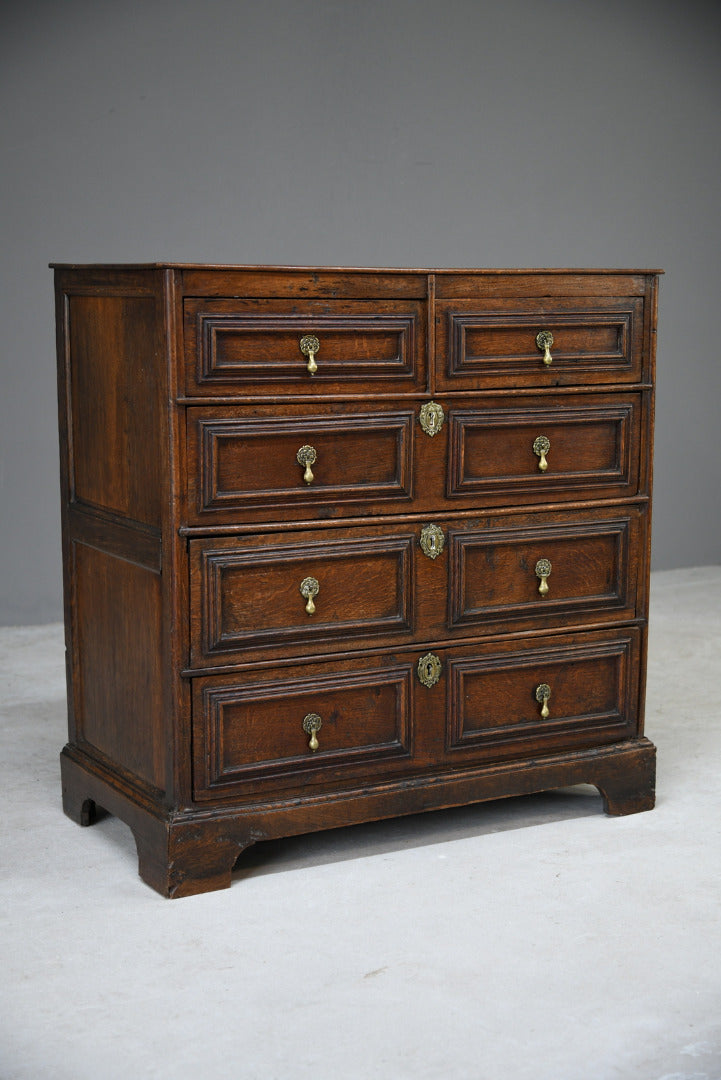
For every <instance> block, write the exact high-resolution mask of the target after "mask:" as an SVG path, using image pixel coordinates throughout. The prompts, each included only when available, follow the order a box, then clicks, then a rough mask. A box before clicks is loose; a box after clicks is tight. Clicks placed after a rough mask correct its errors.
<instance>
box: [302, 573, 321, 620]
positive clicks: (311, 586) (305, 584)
mask: <svg viewBox="0 0 721 1080" xmlns="http://www.w3.org/2000/svg"><path fill="white" fill-rule="evenodd" d="M300 592H301V596H303V597H304V598H305V599H306V600H307V601H308V602H307V604H306V605H305V610H306V611H307V612H308V614H309V615H315V604H314V603H313V597H314V596H317V595H318V593H319V592H320V585H319V583H318V580H317V578H314V577H307V578H303V580H302V581H301V583H300Z"/></svg>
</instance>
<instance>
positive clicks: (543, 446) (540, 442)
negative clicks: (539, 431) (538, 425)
mask: <svg viewBox="0 0 721 1080" xmlns="http://www.w3.org/2000/svg"><path fill="white" fill-rule="evenodd" d="M550 449H551V440H550V439H549V438H548V437H547V436H546V435H539V436H538V438H537V439H534V440H533V453H534V454H535V455H536V457H538V458H540V461H539V462H538V468H539V469H540V470H541V472H545V471H546V469H547V468H548V462H547V461H546V454H547V453H548V452H549V450H550Z"/></svg>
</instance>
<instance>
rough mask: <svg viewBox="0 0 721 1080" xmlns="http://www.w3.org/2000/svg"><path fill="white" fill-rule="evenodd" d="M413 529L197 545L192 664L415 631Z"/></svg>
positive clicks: (194, 552) (193, 548)
mask: <svg viewBox="0 0 721 1080" xmlns="http://www.w3.org/2000/svg"><path fill="white" fill-rule="evenodd" d="M415 557H416V536H415V534H414V531H413V530H412V528H410V527H408V526H406V527H405V528H400V527H399V528H397V529H396V530H393V529H391V528H389V529H381V528H372V529H368V530H355V531H353V530H342V532H341V533H340V535H339V534H338V531H337V530H332V531H327V532H313V533H309V534H306V535H304V534H302V533H295V534H285V535H281V536H280V537H278V536H272V537H258V536H251V537H237V538H234V539H223V540H194V541H192V542H191V545H190V566H191V571H190V589H191V610H192V611H193V612H199V613H200V617H199V618H197V617H196V618H195V619H194V620H193V622H192V628H191V663H193V664H203V663H205V664H207V663H216V664H217V663H228V662H233V661H241V660H243V659H245V660H246V661H247V659H248V654H249V653H250V654H252V653H256V652H257V651H258V650H262V651H263V652H264V653H265V654H267V653H268V651H269V650H270V651H272V650H277V649H280V650H285V651H290V652H291V653H292V652H293V650H295V651H296V652H297V651H300V652H301V653H302V654H304V655H307V654H311V653H318V652H327V651H328V649H329V648H330V647H333V645H334V644H335V647H343V645H345V647H346V648H348V647H349V643H350V644H351V645H352V643H353V642H356V641H357V642H358V643H359V644H360V643H362V644H363V645H366V646H367V645H369V644H374V643H377V642H378V641H379V640H385V639H390V640H393V639H396V640H398V637H399V635H402V636H407V635H409V634H411V633H412V632H413V630H414V629H415V627H414V622H415V605H414V602H413V581H414V572H413V570H414V560H415Z"/></svg>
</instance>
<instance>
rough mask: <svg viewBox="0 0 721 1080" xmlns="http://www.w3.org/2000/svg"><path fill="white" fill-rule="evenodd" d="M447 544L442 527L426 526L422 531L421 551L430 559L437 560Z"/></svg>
mask: <svg viewBox="0 0 721 1080" xmlns="http://www.w3.org/2000/svg"><path fill="white" fill-rule="evenodd" d="M445 543H446V538H445V536H444V535H443V529H442V528H441V527H440V525H426V526H425V527H424V528H423V529H421V539H420V545H421V550H422V551H423V554H424V555H427V556H428V558H429V559H437V558H438V556H439V555H440V554H441V552H442V551H443V548H444V547H445Z"/></svg>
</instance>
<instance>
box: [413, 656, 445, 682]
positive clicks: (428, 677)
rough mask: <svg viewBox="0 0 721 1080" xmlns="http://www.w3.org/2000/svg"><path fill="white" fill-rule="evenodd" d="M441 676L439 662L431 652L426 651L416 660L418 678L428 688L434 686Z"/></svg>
mask: <svg viewBox="0 0 721 1080" xmlns="http://www.w3.org/2000/svg"><path fill="white" fill-rule="evenodd" d="M440 677H441V662H440V660H439V659H438V657H437V656H435V655H434V654H433V653H426V655H425V656H422V657H421V658H420V660H419V661H418V678H419V679H420V680H421V682H422V683H423V685H424V686H427V687H428V688H429V689H430V687H431V686H435V685H436V683H437V682H438V680H439V679H440Z"/></svg>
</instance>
